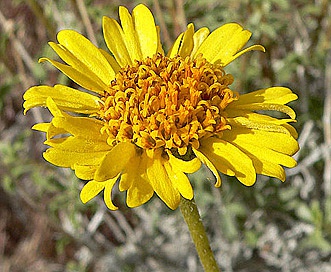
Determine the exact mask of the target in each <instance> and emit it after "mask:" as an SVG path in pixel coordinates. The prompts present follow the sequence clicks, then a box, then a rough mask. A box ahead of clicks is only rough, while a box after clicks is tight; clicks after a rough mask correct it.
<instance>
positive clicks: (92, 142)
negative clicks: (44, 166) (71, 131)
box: [45, 136, 110, 153]
mask: <svg viewBox="0 0 331 272" xmlns="http://www.w3.org/2000/svg"><path fill="white" fill-rule="evenodd" d="M57 140H59V139H58V138H55V139H50V140H46V141H45V144H46V145H49V146H51V147H54V148H57V149H60V150H63V151H68V152H73V153H75V152H76V153H88V152H92V153H94V152H104V153H106V152H107V151H109V150H110V146H109V145H108V144H107V143H106V142H102V141H99V140H98V139H93V137H91V138H87V137H85V138H81V137H73V136H69V137H66V138H65V140H64V141H61V142H58V141H57Z"/></svg>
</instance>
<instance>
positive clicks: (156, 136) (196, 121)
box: [98, 54, 237, 154]
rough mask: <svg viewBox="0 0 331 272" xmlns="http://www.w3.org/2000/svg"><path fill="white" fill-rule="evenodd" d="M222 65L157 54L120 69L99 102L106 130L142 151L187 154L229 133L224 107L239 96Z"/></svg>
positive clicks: (199, 59)
mask: <svg viewBox="0 0 331 272" xmlns="http://www.w3.org/2000/svg"><path fill="white" fill-rule="evenodd" d="M232 82H233V77H232V75H230V74H225V72H224V70H223V69H222V67H220V66H216V65H212V64H210V63H209V62H207V61H206V60H205V59H204V58H202V57H201V56H199V57H197V58H196V59H195V60H192V59H191V58H190V57H186V58H185V59H183V58H181V57H179V56H177V57H174V58H168V57H166V56H163V55H161V54H157V55H155V56H153V57H152V58H147V59H145V60H143V61H135V63H134V64H133V65H132V66H127V67H124V68H122V69H121V70H120V71H119V73H118V74H117V75H116V78H115V79H114V80H113V81H112V82H111V84H110V88H109V89H108V90H106V91H105V93H104V96H103V97H102V98H101V100H102V102H103V103H102V105H101V108H100V110H99V112H98V115H99V117H100V118H101V119H102V120H103V121H104V122H105V125H104V128H103V132H104V131H105V132H107V134H108V135H109V141H108V142H109V143H112V142H113V141H116V142H123V141H131V142H133V143H135V144H136V145H137V146H139V147H141V148H144V149H151V148H158V147H161V146H163V147H165V148H169V149H171V148H176V149H178V150H179V153H181V154H185V152H186V149H187V147H188V146H190V145H192V146H193V147H195V148H198V147H199V139H201V138H203V137H209V136H211V135H213V134H216V133H219V132H221V131H223V130H225V129H229V128H230V127H229V125H227V123H226V119H225V117H224V113H223V111H224V109H225V108H226V106H227V105H228V104H229V103H231V102H232V101H233V100H236V99H237V97H236V96H235V95H234V93H233V92H232V91H231V90H230V89H229V88H228V85H230V84H231V83H232Z"/></svg>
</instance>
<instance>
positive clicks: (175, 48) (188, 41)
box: [168, 24, 194, 58]
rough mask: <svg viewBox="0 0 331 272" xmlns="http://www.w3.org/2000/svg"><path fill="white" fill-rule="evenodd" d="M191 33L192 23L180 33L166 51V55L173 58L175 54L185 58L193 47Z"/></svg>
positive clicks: (192, 30)
mask: <svg viewBox="0 0 331 272" xmlns="http://www.w3.org/2000/svg"><path fill="white" fill-rule="evenodd" d="M193 35H194V25H193V24H189V25H188V26H187V29H186V31H185V32H183V33H181V34H180V35H179V36H178V37H177V39H176V41H175V42H174V44H173V45H172V47H171V49H170V50H169V52H168V56H169V57H170V58H173V57H175V56H177V55H179V56H181V57H183V58H185V57H187V56H189V55H191V52H192V49H193V46H194V44H193Z"/></svg>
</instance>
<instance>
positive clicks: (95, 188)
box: [80, 180, 106, 204]
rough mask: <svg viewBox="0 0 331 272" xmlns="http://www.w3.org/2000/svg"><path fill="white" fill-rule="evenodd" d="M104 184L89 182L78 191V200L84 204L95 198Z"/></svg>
mask: <svg viewBox="0 0 331 272" xmlns="http://www.w3.org/2000/svg"><path fill="white" fill-rule="evenodd" d="M105 185H106V182H96V181H94V180H92V181H89V182H88V183H86V184H85V185H84V187H83V188H82V190H81V191H80V199H81V201H82V202H83V203H84V204H85V203H87V202H89V201H90V200H91V199H92V198H94V197H96V196H97V195H98V194H99V193H100V192H101V191H102V190H103V189H104V188H105Z"/></svg>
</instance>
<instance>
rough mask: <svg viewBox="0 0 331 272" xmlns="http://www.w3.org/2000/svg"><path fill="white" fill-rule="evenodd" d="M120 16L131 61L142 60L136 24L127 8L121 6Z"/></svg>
mask: <svg viewBox="0 0 331 272" xmlns="http://www.w3.org/2000/svg"><path fill="white" fill-rule="evenodd" d="M119 15H120V20H121V25H122V29H123V40H124V42H125V45H126V48H127V50H128V52H129V55H130V58H131V60H132V61H134V60H142V53H141V50H140V44H139V40H138V37H137V33H136V31H135V29H134V24H133V21H132V17H131V15H130V13H129V11H128V10H127V8H125V7H123V6H120V7H119Z"/></svg>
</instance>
